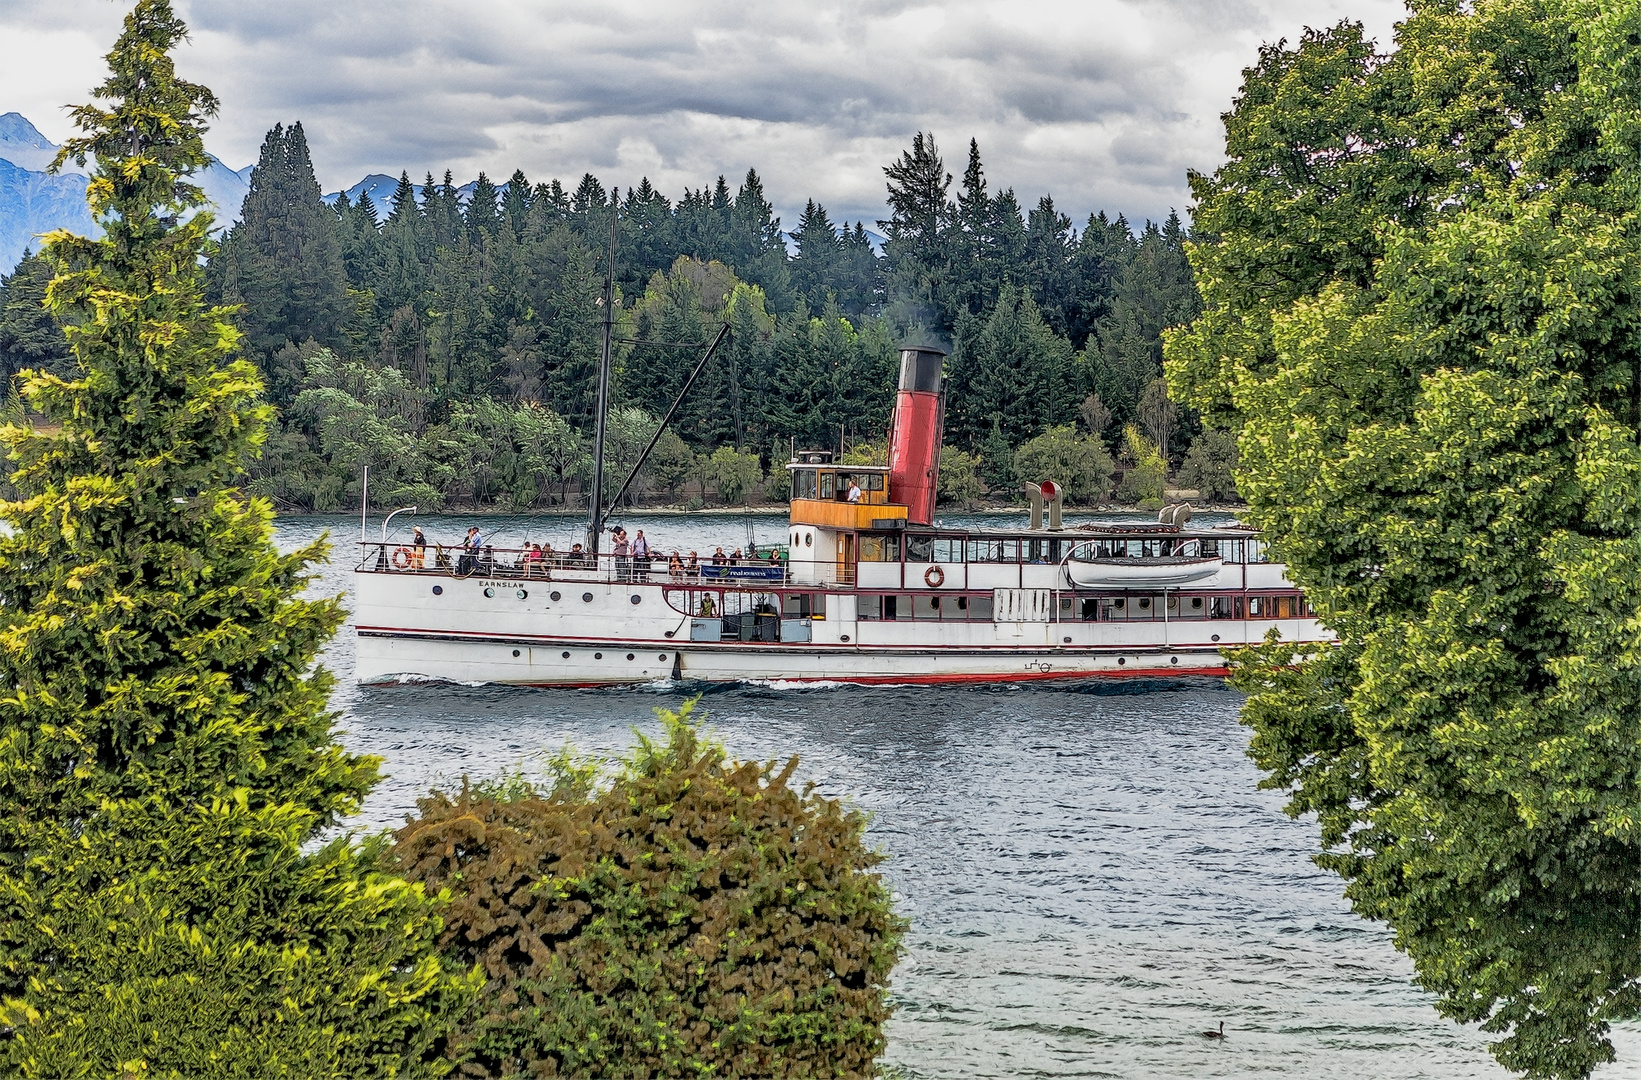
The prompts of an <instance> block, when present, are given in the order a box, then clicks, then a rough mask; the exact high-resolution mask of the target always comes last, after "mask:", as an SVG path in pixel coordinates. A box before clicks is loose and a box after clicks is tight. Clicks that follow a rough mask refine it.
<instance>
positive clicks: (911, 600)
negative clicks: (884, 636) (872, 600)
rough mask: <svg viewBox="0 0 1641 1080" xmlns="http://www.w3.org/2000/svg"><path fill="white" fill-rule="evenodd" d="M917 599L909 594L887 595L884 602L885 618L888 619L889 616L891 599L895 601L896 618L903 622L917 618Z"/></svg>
mask: <svg viewBox="0 0 1641 1080" xmlns="http://www.w3.org/2000/svg"><path fill="white" fill-rule="evenodd" d="M916 600H917V597H915V596H907V595H901V596H890V597H886V598H885V599H884V601H883V603H884V614H883V617H884V618H885V619H887V618H888V617H889V612H888V605H889V603H890V601H893V602H894V607H895V614H894V617H895V618H896V619H898V620H900V621H901V622H905V621H906V620H907V619H912V618H916V617H917V605H916V603H915V601H916Z"/></svg>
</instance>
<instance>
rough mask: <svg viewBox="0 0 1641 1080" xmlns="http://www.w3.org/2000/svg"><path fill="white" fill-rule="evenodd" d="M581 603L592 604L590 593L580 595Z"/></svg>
mask: <svg viewBox="0 0 1641 1080" xmlns="http://www.w3.org/2000/svg"><path fill="white" fill-rule="evenodd" d="M581 602H582V603H583V604H590V603H592V602H593V594H592V593H590V592H584V593H582V594H581Z"/></svg>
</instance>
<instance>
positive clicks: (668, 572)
mask: <svg viewBox="0 0 1641 1080" xmlns="http://www.w3.org/2000/svg"><path fill="white" fill-rule="evenodd" d="M429 547H432V548H433V549H434V553H433V557H432V559H431V561H430V560H429V558H428V553H427V549H428V548H429ZM408 550H409V559H408V563H407V564H406V565H400V568H401V569H408V570H426V569H432V570H445V571H451V572H453V573H455V574H456V575H457V576H458V577H468V576H470V575H473V574H477V575H479V576H481V577H524V578H539V579H546V578H548V577H550V576H551V572H552V571H553V570H555V569H557V570H583V571H585V570H595V569H597V566H598V558H597V556H595V555H594V554H593V553H592V552H590V551H587V550H586V549H585V548H584V547H583V546H582V545H581V544H572V545H570V547H569V549H568V550H565V551H555V550H553V545H552V544H551V543H547V544H535V543H532V544H528V545H526V546H525V547H524V548H522V549H521V550H519V551H517V552H507V553H504V554H503V555H502V556H500V557H498V556H497V554H496V551H495V549H494V548H493V547H492V546H491V545H489V544H487V543H485V540H484V535H483V534H482V533H481V532H480V531H479V528H478V526H476V525H475V526H472V527H471V528H469V529H468V530H467V537H466V538H465V539H464V540H463V541H462V543H461V545H460V547H459V548H458V549H457V554H456V559H455V563H454V565H452V563H451V560H450V555H449V553H448V552H447V551H446V549H445V548H444V547H442V546H441V545H439V544H430V543H429V542H428V539H427V536H426V534H424V533H423V532H422V530H421V529H420V528H417V529H415V530H413V531H412V534H411V540H410V547H409V549H408ZM508 556H512V557H511V558H509V557H508ZM609 558H610V559H611V560H612V562H613V566H614V569H615V573H616V577H617V578H619V579H620V580H622V581H649V580H650V578H651V575H665V576H666V577H668V578H670V579H671V580H673V581H691V580H699V579H700V578H701V577H702V576H706V577H709V578H712V577H719V576H722V575H723V574H724V573H726V572H727V569H728V568H729V567H773V568H775V569H776V570H778V571H781V572H782V573H783V574H784V566H783V564H782V560H781V554H780V552H778V551H776V550H775V549H774V548H770V549H768V550H767V551H764V552H759V551H758V546H757V544H756V542H754V541H750V540H749V541H748V542H747V546H746V550H745V551H742V550H741V549H740V548H736V549H735V550H734V551H733V552H732V553H729V554H725V553H724V549H723V548H722V547H719V548H716V549H714V550H713V552H712V554H711V555H709V556H708V557H707V558H706V559H705V560H702V559H701V557H700V555H699V553H697V552H694V551H691V552H690V553H689V555H688V556H685V555H683V554H682V553H680V552H679V551H677V550H676V549H674V551H673V552H672V554H671V555H665V556H663V554H662V553H661V552H660V551H659V550H657V549H656V548H655V547H653V546H651V544H650V541H649V538H648V537H646V536H645V535H644V530H643V529H639V530H637V532H636V533H635V534H634V535H633V536H631V537H629V536H628V535H627V530H626V529H625V528H624V527H622V526H620V525H616V526H613V527H611V529H610V555H609ZM663 558H665V560H666V563H665V568H664V569H663V568H662V567H661V566H660V565H658V564H660V563H661V560H662V559H663ZM395 565H399V560H396V562H395ZM703 568H704V569H703Z"/></svg>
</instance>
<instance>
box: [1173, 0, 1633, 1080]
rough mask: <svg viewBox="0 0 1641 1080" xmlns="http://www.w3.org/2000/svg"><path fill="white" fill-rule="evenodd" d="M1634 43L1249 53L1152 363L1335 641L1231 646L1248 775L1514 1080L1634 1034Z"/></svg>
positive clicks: (1577, 36) (1575, 39) (1463, 37)
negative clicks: (1230, 429)
mask: <svg viewBox="0 0 1641 1080" xmlns="http://www.w3.org/2000/svg"><path fill="white" fill-rule="evenodd" d="M1638 43H1641V14H1638V12H1637V9H1636V7H1635V5H1634V4H1597V3H1587V2H1580V0H1481V2H1478V3H1475V4H1466V5H1456V4H1416V5H1415V6H1414V11H1413V13H1412V15H1411V17H1410V18H1409V19H1408V20H1407V21H1406V22H1405V23H1403V24H1402V25H1401V26H1400V27H1399V28H1398V31H1397V45H1398V48H1397V51H1396V52H1394V53H1393V54H1391V55H1388V56H1386V55H1381V54H1378V53H1376V51H1375V49H1374V47H1373V46H1372V45H1371V43H1368V42H1365V41H1363V40H1362V36H1361V28H1360V26H1356V25H1350V24H1345V25H1341V26H1338V27H1335V28H1333V29H1331V30H1328V31H1325V32H1307V34H1306V35H1305V38H1304V39H1303V41H1302V42H1301V43H1300V44H1299V46H1298V47H1297V48H1287V47H1285V46H1283V45H1275V46H1270V47H1268V48H1267V49H1265V50H1264V52H1263V54H1262V56H1261V58H1260V62H1259V64H1258V65H1257V66H1256V67H1254V68H1252V69H1250V70H1249V71H1248V72H1247V73H1246V79H1245V83H1244V86H1243V91H1242V94H1241V97H1240V98H1239V99H1238V100H1237V103H1236V106H1235V108H1234V110H1233V111H1232V112H1231V113H1229V114H1228V115H1227V118H1226V135H1227V148H1228V156H1229V161H1228V162H1227V164H1226V165H1225V166H1224V167H1222V168H1221V169H1220V170H1219V172H1218V173H1216V174H1215V175H1214V176H1213V177H1197V178H1195V180H1194V184H1195V189H1196V194H1197V196H1198V199H1199V202H1200V209H1199V212H1198V215H1197V225H1198V227H1199V228H1201V229H1202V230H1203V231H1204V235H1206V236H1211V237H1214V238H1216V239H1215V241H1214V242H1213V243H1204V244H1202V245H1201V246H1199V247H1197V248H1196V249H1195V250H1194V252H1193V258H1194V260H1195V265H1196V267H1197V271H1198V280H1199V282H1200V283H1201V285H1202V287H1203V290H1204V297H1205V302H1206V311H1205V313H1204V314H1203V316H1202V317H1201V318H1200V319H1199V320H1198V321H1197V322H1196V323H1195V324H1194V325H1193V326H1192V327H1191V328H1190V329H1189V330H1188V331H1186V332H1183V333H1179V334H1177V335H1175V336H1173V337H1172V338H1171V340H1170V341H1169V343H1168V358H1169V377H1170V379H1171V380H1172V382H1173V385H1174V387H1175V389H1176V391H1177V392H1179V393H1180V394H1181V395H1182V397H1183V399H1184V400H1187V401H1189V402H1191V403H1192V404H1194V405H1195V406H1197V407H1199V408H1202V409H1204V410H1205V411H1206V412H1207V413H1208V414H1209V415H1207V416H1205V419H1206V420H1207V421H1208V422H1210V423H1215V422H1225V423H1228V424H1231V425H1234V426H1235V427H1236V428H1237V430H1238V432H1239V438H1238V447H1239V450H1240V454H1241V466H1240V471H1239V473H1238V483H1239V488H1240V490H1241V493H1242V494H1243V496H1244V497H1246V498H1247V500H1248V502H1249V504H1250V507H1251V511H1252V513H1251V517H1252V520H1253V521H1254V522H1255V523H1257V524H1258V525H1260V526H1261V527H1262V528H1263V529H1265V530H1266V534H1267V536H1268V537H1269V538H1270V539H1271V541H1272V543H1273V547H1274V549H1275V551H1276V553H1277V554H1278V555H1279V556H1280V557H1281V558H1282V559H1283V560H1285V561H1286V562H1287V563H1288V565H1289V567H1290V570H1291V573H1292V574H1293V576H1294V577H1295V578H1296V579H1297V581H1298V582H1299V583H1300V584H1302V585H1303V586H1304V587H1305V588H1306V589H1307V590H1308V591H1309V594H1310V597H1311V600H1312V602H1313V603H1314V604H1315V605H1316V607H1317V609H1318V610H1319V611H1320V612H1321V614H1322V616H1323V618H1324V619H1325V621H1326V622H1327V624H1328V625H1329V626H1331V627H1332V628H1334V629H1335V630H1336V631H1337V632H1338V634H1339V638H1340V644H1339V645H1338V647H1337V648H1331V649H1324V650H1320V651H1316V652H1312V653H1309V654H1307V655H1304V656H1299V657H1295V655H1294V650H1293V649H1292V648H1291V647H1289V646H1284V645H1282V644H1280V643H1277V644H1274V645H1271V646H1268V647H1266V648H1263V649H1260V650H1256V651H1255V652H1253V653H1252V654H1250V655H1249V656H1247V657H1245V658H1244V659H1243V661H1242V662H1241V665H1240V680H1241V683H1242V685H1243V686H1244V687H1246V688H1247V689H1248V690H1249V691H1250V693H1251V696H1250V698H1249V701H1248V706H1247V711H1246V713H1245V719H1246V721H1247V722H1248V723H1249V724H1250V725H1251V726H1252V727H1253V729H1254V732H1255V736H1254V743H1253V754H1254V757H1255V759H1256V760H1257V761H1258V762H1259V764H1260V766H1261V767H1262V768H1263V769H1265V770H1266V772H1267V780H1266V784H1267V786H1270V787H1276V788H1282V789H1286V790H1288V791H1290V792H1291V794H1292V801H1291V803H1290V809H1291V810H1292V811H1293V812H1294V813H1305V812H1314V813H1316V814H1317V815H1318V818H1319V820H1320V823H1321V831H1322V841H1323V843H1324V845H1325V846H1326V847H1327V848H1328V849H1329V853H1328V854H1327V855H1325V856H1324V857H1323V858H1322V860H1321V861H1322V862H1323V865H1325V866H1328V867H1330V868H1332V869H1334V870H1335V871H1337V872H1338V873H1339V874H1340V875H1341V876H1343V877H1344V878H1345V879H1346V881H1347V882H1348V884H1347V886H1346V893H1347V895H1348V896H1349V898H1350V900H1351V902H1352V904H1353V905H1354V906H1355V908H1356V910H1357V911H1358V912H1360V913H1361V914H1362V915H1364V916H1367V917H1369V918H1374V919H1382V920H1385V921H1386V922H1388V923H1389V924H1390V925H1391V926H1392V927H1393V928H1394V930H1395V934H1396V942H1397V945H1398V947H1400V948H1401V949H1403V950H1405V951H1406V952H1407V953H1408V954H1409V956H1411V957H1412V959H1413V961H1414V963H1415V965H1416V968H1417V972H1418V980H1419V982H1420V984H1421V985H1423V986H1424V987H1426V988H1427V989H1429V990H1430V991H1432V992H1433V993H1435V994H1436V995H1438V1008H1439V1009H1440V1010H1441V1012H1442V1013H1443V1014H1445V1015H1446V1016H1449V1017H1451V1018H1453V1019H1455V1020H1458V1021H1463V1022H1480V1023H1481V1024H1482V1027H1483V1029H1484V1030H1486V1031H1488V1032H1492V1033H1495V1034H1498V1035H1500V1036H1502V1038H1500V1040H1499V1041H1498V1042H1497V1043H1496V1044H1495V1045H1494V1052H1495V1053H1496V1055H1497V1056H1498V1058H1499V1060H1500V1061H1501V1062H1502V1063H1504V1064H1505V1065H1506V1066H1508V1067H1509V1068H1512V1069H1516V1070H1521V1071H1525V1072H1527V1073H1529V1074H1530V1075H1533V1076H1556V1077H1583V1076H1587V1075H1588V1074H1589V1073H1590V1071H1591V1070H1592V1069H1593V1068H1594V1067H1595V1066H1596V1065H1597V1064H1598V1063H1600V1062H1604V1061H1610V1060H1612V1059H1613V1049H1612V1046H1611V1043H1610V1042H1609V1040H1608V1039H1607V1032H1608V1028H1609V1025H1610V1024H1612V1023H1613V1022H1614V1021H1618V1020H1625V1019H1631V1018H1634V1017H1636V1016H1637V1015H1641V936H1638V935H1637V934H1636V933H1635V929H1636V927H1637V926H1638V925H1641V872H1638V870H1641V445H1638V444H1641V304H1638V289H1641V218H1638V212H1637V199H1636V195H1637V191H1638V190H1641V166H1638V162H1641V68H1638V67H1637V65H1636V63H1635V57H1636V47H1637V44H1638ZM1295 659H1297V660H1300V661H1302V662H1301V663H1300V664H1299V666H1298V667H1297V668H1294V669H1291V670H1290V669H1289V668H1288V667H1287V665H1288V664H1289V662H1290V661H1292V660H1295Z"/></svg>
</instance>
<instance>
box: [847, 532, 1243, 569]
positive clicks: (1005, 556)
mask: <svg viewBox="0 0 1641 1080" xmlns="http://www.w3.org/2000/svg"><path fill="white" fill-rule="evenodd" d="M1074 542H1075V541H1071V540H963V539H961V538H955V537H943V536H918V535H917V534H916V533H912V534H909V535H906V536H901V535H897V534H874V533H867V534H864V535H862V536H861V538H860V561H861V562H900V561H901V553H902V551H904V552H905V559H906V561H907V562H915V563H948V564H949V563H1022V562H1023V563H1028V564H1030V563H1057V562H1059V561H1060V559H1061V557H1062V556H1064V555H1065V554H1066V552H1067V551H1068V550H1070V545H1071V544H1072V543H1074ZM1170 555H1174V556H1181V557H1185V558H1213V557H1214V556H1216V555H1217V556H1220V557H1222V558H1223V559H1224V560H1225V561H1226V562H1228V563H1243V562H1249V563H1263V562H1268V561H1269V556H1267V554H1266V552H1265V545H1264V543H1263V542H1262V541H1259V540H1253V539H1248V540H1218V539H1210V540H1205V539H1200V538H1195V539H1187V540H1181V539H1179V538H1177V537H1158V538H1156V539H1132V540H1100V541H1097V542H1095V543H1089V544H1083V545H1081V546H1079V547H1078V548H1077V551H1076V556H1077V558H1080V559H1122V558H1151V559H1155V558H1162V557H1164V556H1170Z"/></svg>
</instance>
